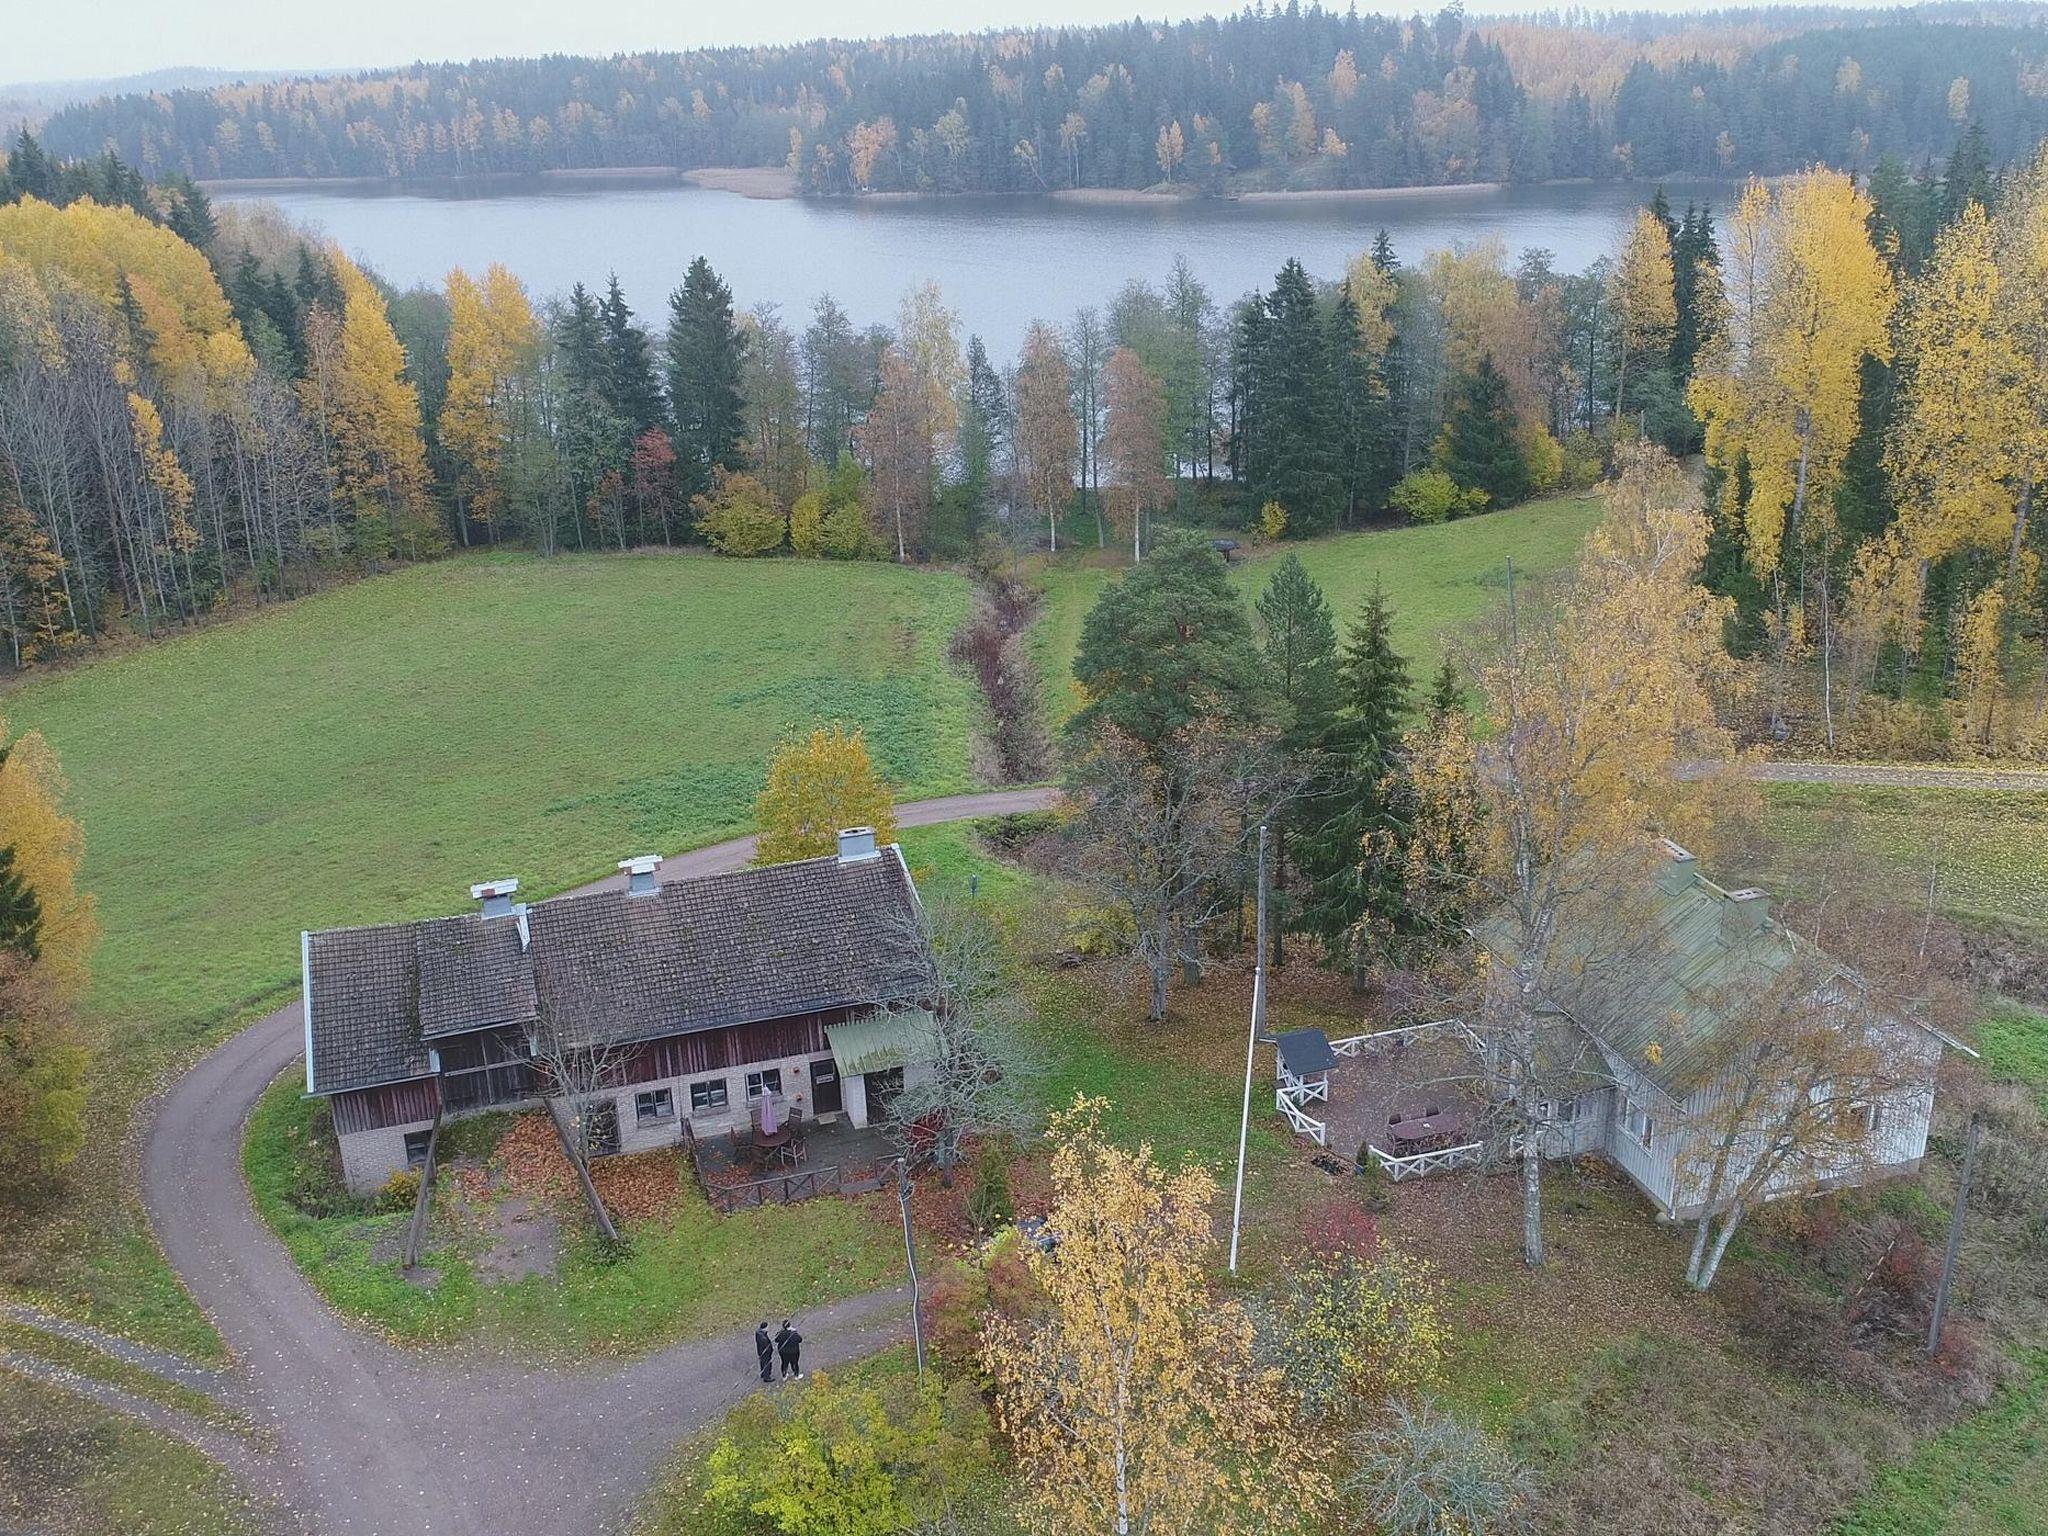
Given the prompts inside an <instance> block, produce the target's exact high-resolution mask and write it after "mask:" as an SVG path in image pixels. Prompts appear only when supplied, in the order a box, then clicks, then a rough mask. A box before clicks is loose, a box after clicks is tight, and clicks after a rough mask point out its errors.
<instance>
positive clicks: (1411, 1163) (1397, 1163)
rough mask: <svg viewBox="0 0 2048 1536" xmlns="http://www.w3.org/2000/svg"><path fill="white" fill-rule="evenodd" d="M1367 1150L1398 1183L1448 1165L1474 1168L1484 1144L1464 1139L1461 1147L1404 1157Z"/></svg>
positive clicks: (1442, 1148) (1445, 1167)
mask: <svg viewBox="0 0 2048 1536" xmlns="http://www.w3.org/2000/svg"><path fill="white" fill-rule="evenodd" d="M1368 1150H1369V1151H1371V1153H1372V1160H1373V1161H1374V1162H1376V1163H1378V1164H1379V1165H1380V1168H1381V1170H1382V1171H1384V1172H1385V1174H1386V1176H1387V1177H1388V1178H1390V1179H1392V1180H1393V1181H1394V1182H1395V1183H1396V1184H1398V1183H1400V1182H1401V1181H1402V1180H1403V1179H1419V1178H1421V1177H1422V1176H1423V1175H1424V1174H1425V1173H1442V1172H1444V1171H1445V1170H1446V1169H1450V1168H1476V1167H1478V1166H1479V1162H1480V1159H1481V1158H1483V1157H1484V1156H1485V1155H1486V1143H1485V1142H1483V1141H1468V1142H1466V1143H1465V1144H1464V1145H1463V1146H1461V1147H1439V1148H1437V1149H1436V1150H1435V1151H1433V1152H1416V1153H1413V1154H1411V1155H1409V1156H1407V1157H1395V1156H1393V1155H1392V1154H1391V1153H1387V1152H1382V1151H1381V1150H1380V1149H1379V1148H1378V1147H1372V1148H1369V1149H1368Z"/></svg>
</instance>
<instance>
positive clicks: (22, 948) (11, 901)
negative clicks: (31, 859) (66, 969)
mask: <svg viewBox="0 0 2048 1536" xmlns="http://www.w3.org/2000/svg"><path fill="white" fill-rule="evenodd" d="M42 935H43V904H42V902H41V901H39V900H38V899H37V897H36V893H35V891H34V889H33V888H31V887H30V886H29V884H28V882H27V881H25V880H23V879H22V878H21V871H19V870H18V869H16V868H15V867H14V845H13V844H11V843H10V844H8V845H7V846H6V847H0V950H9V951H11V952H13V953H14V954H16V955H19V956H20V957H21V958H22V959H24V960H34V959H36V958H37V957H38V956H39V955H40V954H41V953H42Z"/></svg>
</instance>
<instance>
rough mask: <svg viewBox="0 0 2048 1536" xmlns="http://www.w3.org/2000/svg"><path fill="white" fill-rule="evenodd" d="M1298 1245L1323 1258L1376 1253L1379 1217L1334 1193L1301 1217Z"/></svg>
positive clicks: (1364, 1257)
mask: <svg viewBox="0 0 2048 1536" xmlns="http://www.w3.org/2000/svg"><path fill="white" fill-rule="evenodd" d="M1301 1245H1302V1247H1303V1248H1305V1249H1306V1250H1308V1252H1309V1253H1311V1254H1313V1255H1315V1256H1316V1257H1317V1258H1323V1259H1369V1258H1371V1257H1372V1256H1373V1255H1374V1254H1375V1253H1377V1252H1379V1246H1380V1224H1379V1218H1378V1217H1376V1216H1374V1215H1373V1213H1372V1212H1371V1211H1368V1210H1366V1209H1365V1208H1364V1207H1363V1206H1361V1205H1359V1204H1358V1203H1357V1202H1356V1201H1354V1200H1347V1199H1345V1198H1344V1197H1343V1196H1341V1195H1338V1196H1334V1197H1332V1198H1331V1199H1328V1200H1324V1201H1322V1202H1321V1203H1320V1204H1318V1205H1316V1206H1315V1207H1314V1208H1313V1209H1311V1210H1310V1211H1309V1213H1308V1214H1307V1215H1306V1216H1305V1217H1303V1218H1302V1223H1301Z"/></svg>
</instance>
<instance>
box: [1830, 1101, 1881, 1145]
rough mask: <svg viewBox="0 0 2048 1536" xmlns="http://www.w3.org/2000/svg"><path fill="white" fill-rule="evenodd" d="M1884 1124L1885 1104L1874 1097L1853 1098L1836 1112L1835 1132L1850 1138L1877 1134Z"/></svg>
mask: <svg viewBox="0 0 2048 1536" xmlns="http://www.w3.org/2000/svg"><path fill="white" fill-rule="evenodd" d="M1883 1124H1884V1106H1883V1105H1882V1104H1879V1103H1877V1102H1876V1101H1875V1100H1872V1099H1851V1100H1849V1102H1848V1103H1846V1104H1843V1105H1841V1106H1840V1107H1839V1108H1838V1109H1837V1110H1836V1112H1835V1132H1836V1134H1837V1135H1839V1136H1841V1137H1843V1138H1845V1139H1848V1138H1854V1139H1856V1140H1862V1139H1864V1138H1867V1137H1871V1136H1875V1135H1876V1134H1877V1133H1878V1129H1879V1127H1881V1126H1882V1125H1883Z"/></svg>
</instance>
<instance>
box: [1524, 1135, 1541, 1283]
mask: <svg viewBox="0 0 2048 1536" xmlns="http://www.w3.org/2000/svg"><path fill="white" fill-rule="evenodd" d="M1538 1142H1539V1137H1538V1136H1537V1134H1536V1129H1535V1127H1533V1126H1530V1127H1528V1128H1526V1129H1525V1130H1524V1131H1523V1133H1522V1262H1523V1263H1524V1264H1526V1265H1528V1266H1529V1268H1531V1269H1541V1268H1542V1267H1543V1150H1542V1148H1541V1147H1540V1146H1539V1145H1538Z"/></svg>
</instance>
